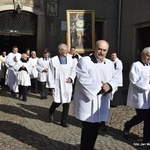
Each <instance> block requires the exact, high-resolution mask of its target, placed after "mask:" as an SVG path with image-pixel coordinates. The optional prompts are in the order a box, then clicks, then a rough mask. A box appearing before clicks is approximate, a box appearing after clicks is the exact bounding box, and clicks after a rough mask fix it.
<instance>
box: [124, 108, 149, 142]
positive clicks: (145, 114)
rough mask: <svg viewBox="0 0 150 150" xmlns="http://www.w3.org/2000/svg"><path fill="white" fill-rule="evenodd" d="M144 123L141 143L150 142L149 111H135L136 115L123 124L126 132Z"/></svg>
mask: <svg viewBox="0 0 150 150" xmlns="http://www.w3.org/2000/svg"><path fill="white" fill-rule="evenodd" d="M142 121H144V127H143V141H149V140H150V109H136V115H135V116H134V117H132V118H131V120H129V121H127V122H126V123H125V127H126V129H127V130H130V128H132V127H133V126H135V125H137V124H139V123H141V122H142Z"/></svg>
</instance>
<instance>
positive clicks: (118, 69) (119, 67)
mask: <svg viewBox="0 0 150 150" xmlns="http://www.w3.org/2000/svg"><path fill="white" fill-rule="evenodd" d="M113 63H114V64H116V69H115V72H119V73H120V76H119V81H120V83H119V85H118V86H119V87H122V86H123V75H122V69H123V64H122V61H121V60H120V59H119V58H116V60H115V61H113Z"/></svg>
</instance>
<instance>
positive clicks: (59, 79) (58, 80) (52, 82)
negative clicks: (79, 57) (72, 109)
mask: <svg viewBox="0 0 150 150" xmlns="http://www.w3.org/2000/svg"><path fill="white" fill-rule="evenodd" d="M75 67H76V65H75V63H74V60H73V59H72V58H71V57H70V56H67V64H61V63H60V60H59V57H58V56H54V57H53V58H52V59H51V63H50V67H49V70H48V80H47V88H55V92H54V93H53V98H54V102H56V103H69V102H70V101H71V95H72V84H73V82H74V78H75V75H76V73H75ZM68 77H70V78H71V79H72V83H66V79H67V78H68Z"/></svg>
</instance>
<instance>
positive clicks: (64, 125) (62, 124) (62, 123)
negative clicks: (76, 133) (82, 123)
mask: <svg viewBox="0 0 150 150" xmlns="http://www.w3.org/2000/svg"><path fill="white" fill-rule="evenodd" d="M60 125H61V126H62V127H65V128H67V127H68V125H67V123H65V122H61V124H60Z"/></svg>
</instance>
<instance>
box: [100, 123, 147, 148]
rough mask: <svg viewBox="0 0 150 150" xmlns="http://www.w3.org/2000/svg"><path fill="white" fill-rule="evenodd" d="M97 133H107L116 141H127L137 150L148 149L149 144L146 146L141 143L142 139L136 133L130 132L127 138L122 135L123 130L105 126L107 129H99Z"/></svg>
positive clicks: (104, 134) (103, 134)
mask: <svg viewBox="0 0 150 150" xmlns="http://www.w3.org/2000/svg"><path fill="white" fill-rule="evenodd" d="M99 135H102V136H106V135H109V136H111V137H112V138H113V139H115V140H117V141H122V142H124V143H128V144H129V145H131V146H133V147H134V148H135V149H137V150H149V149H150V145H149V146H146V144H147V143H142V139H141V138H140V137H139V136H138V135H136V134H133V133H130V138H129V139H128V140H127V139H125V138H124V137H123V131H121V130H118V129H115V128H112V127H108V126H107V131H101V130H99Z"/></svg>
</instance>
